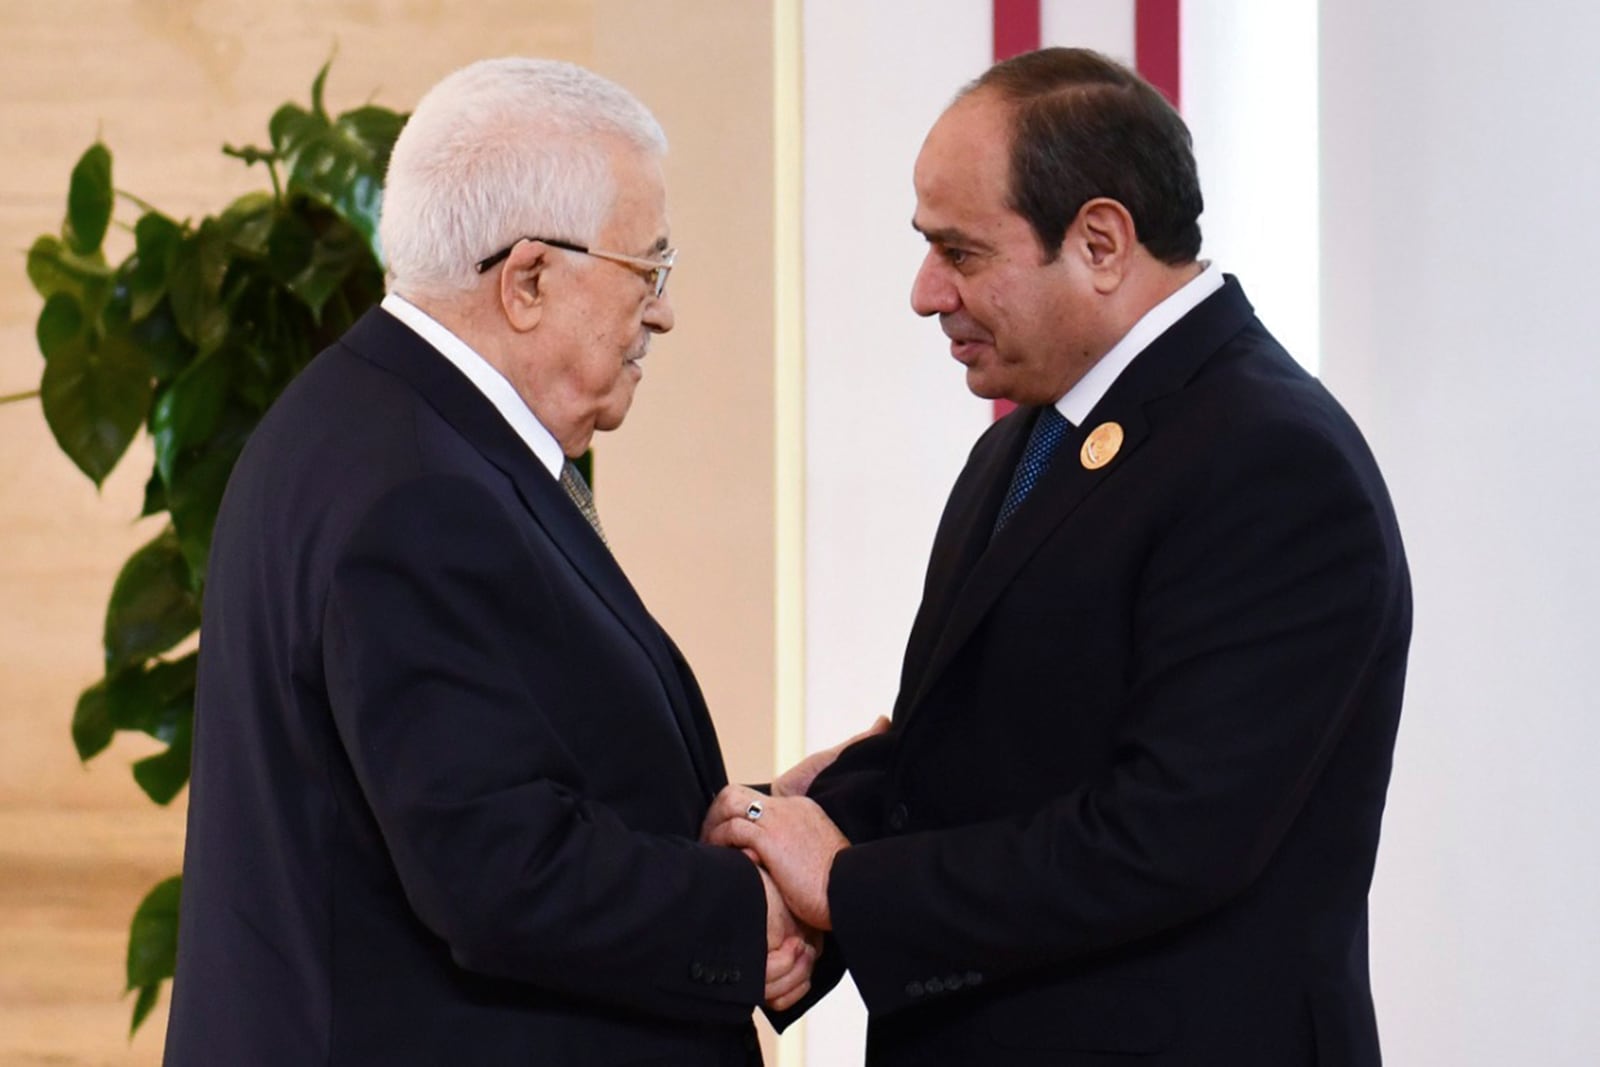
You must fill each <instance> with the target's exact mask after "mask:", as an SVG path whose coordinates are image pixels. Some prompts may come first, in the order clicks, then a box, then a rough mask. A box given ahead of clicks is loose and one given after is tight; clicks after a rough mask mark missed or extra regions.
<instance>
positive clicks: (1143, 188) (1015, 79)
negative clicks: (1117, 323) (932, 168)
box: [961, 48, 1205, 264]
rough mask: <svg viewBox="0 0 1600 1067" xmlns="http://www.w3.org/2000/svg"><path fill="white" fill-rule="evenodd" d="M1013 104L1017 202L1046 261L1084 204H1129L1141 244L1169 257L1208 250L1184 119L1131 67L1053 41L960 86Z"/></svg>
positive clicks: (1189, 257) (1185, 258) (1178, 259)
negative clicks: (1098, 200) (1054, 44)
mask: <svg viewBox="0 0 1600 1067" xmlns="http://www.w3.org/2000/svg"><path fill="white" fill-rule="evenodd" d="M980 90H984V91H988V92H992V93H994V94H996V95H997V96H999V97H1000V98H1001V99H1002V100H1004V101H1005V102H1006V103H1008V104H1010V105H1011V108H1012V115H1011V195H1010V200H1011V209H1012V210H1013V211H1015V212H1017V214H1019V215H1021V216H1022V217H1023V218H1025V219H1027V220H1028V224H1029V225H1030V226H1032V227H1033V232H1034V234H1035V235H1037V237H1038V239H1039V244H1040V246H1041V247H1042V248H1043V249H1044V250H1045V254H1046V258H1047V260H1053V259H1055V258H1056V256H1057V255H1059V254H1060V252H1061V242H1062V241H1063V240H1065V239H1066V235H1067V227H1068V226H1070V225H1071V224H1072V220H1073V219H1075V218H1077V216H1078V212H1079V210H1080V209H1082V207H1083V205H1084V204H1086V203H1088V202H1089V201H1090V200H1092V199H1094V198H1095V197H1100V196H1104V197H1109V198H1111V199H1112V200H1115V201H1117V202H1118V203H1120V204H1121V205H1122V206H1123V207H1125V208H1127V209H1128V214H1129V215H1131V216H1132V217H1133V225H1134V230H1135V232H1136V233H1137V235H1138V239H1139V243H1140V244H1142V245H1144V247H1145V248H1146V249H1148V250H1149V252H1150V254H1151V255H1153V256H1155V257H1156V258H1157V259H1159V260H1161V261H1162V262H1164V263H1170V264H1181V263H1189V262H1192V261H1193V260H1194V259H1195V257H1197V256H1198V255H1199V254H1200V221H1199V220H1200V212H1201V210H1202V209H1203V208H1204V206H1205V205H1204V202H1203V201H1202V200H1201V198H1200V176H1199V175H1198V174H1197V173H1196V171H1195V163H1194V150H1193V142H1192V141H1191V139H1190V137H1189V128H1188V127H1187V126H1185V125H1184V124H1183V119H1181V118H1179V117H1178V113H1177V112H1176V111H1175V110H1173V108H1172V105H1171V104H1169V103H1167V101H1166V98H1165V97H1163V96H1162V95H1161V93H1160V92H1159V91H1158V90H1157V89H1156V88H1155V87H1154V86H1152V85H1151V84H1150V83H1149V82H1147V81H1145V80H1144V79H1143V78H1141V77H1139V75H1137V74H1135V73H1134V72H1133V71H1131V70H1129V69H1128V68H1126V67H1124V66H1123V65H1122V64H1120V63H1117V62H1115V61H1114V60H1111V59H1107V58H1106V57H1105V56H1103V55H1100V54H1099V53H1098V52H1093V51H1090V50H1089V49H1087V48H1045V49H1041V50H1039V51H1037V52H1027V53H1024V54H1023V55H1020V56H1017V57H1015V58H1013V59H1008V60H1006V61H1005V62H1003V63H997V64H995V65H994V66H993V67H990V68H989V70H988V71H987V72H986V73H985V74H984V75H983V76H982V77H980V78H978V79H977V80H976V81H974V82H972V83H971V84H970V85H968V86H967V87H966V88H965V89H963V90H962V91H961V96H963V97H964V96H967V95H968V94H970V93H974V92H978V91H980Z"/></svg>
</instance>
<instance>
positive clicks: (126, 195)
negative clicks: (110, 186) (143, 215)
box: [117, 189, 160, 214]
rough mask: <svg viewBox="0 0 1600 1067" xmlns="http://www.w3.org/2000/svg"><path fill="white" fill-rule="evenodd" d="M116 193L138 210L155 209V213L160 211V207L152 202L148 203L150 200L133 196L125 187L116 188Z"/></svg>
mask: <svg viewBox="0 0 1600 1067" xmlns="http://www.w3.org/2000/svg"><path fill="white" fill-rule="evenodd" d="M117 195H118V196H120V197H122V198H123V199H124V200H127V201H129V202H131V203H132V204H133V206H134V207H136V208H138V209H139V210H140V211H155V212H156V213H157V214H159V213H160V209H158V208H157V207H156V206H155V205H154V204H152V203H150V201H148V200H145V199H144V198H142V197H138V196H135V195H134V194H132V193H130V192H128V190H126V189H118V190H117Z"/></svg>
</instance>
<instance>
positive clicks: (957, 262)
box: [939, 248, 967, 267]
mask: <svg viewBox="0 0 1600 1067" xmlns="http://www.w3.org/2000/svg"><path fill="white" fill-rule="evenodd" d="M939 254H940V255H942V256H944V261H945V262H946V263H948V264H950V265H951V266H952V267H959V266H961V264H962V263H964V262H966V259H967V250H966V249H964V248H941V249H939Z"/></svg>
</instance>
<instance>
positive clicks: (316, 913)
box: [166, 310, 765, 1067]
mask: <svg viewBox="0 0 1600 1067" xmlns="http://www.w3.org/2000/svg"><path fill="white" fill-rule="evenodd" d="M200 648H201V653H200V682H199V694H198V701H197V705H198V706H197V710H196V735H195V750H194V777H193V782H192V794H191V799H190V808H189V828H188V843H187V849H186V854H185V860H184V887H183V900H182V912H181V923H180V936H179V949H178V967H177V977H176V980H175V984H174V1000H173V1010H172V1017H171V1022H170V1025H169V1030H168V1042H167V1053H166V1062H167V1063H168V1064H169V1065H171V1067H186V1065H207V1067H210V1065H216V1064H228V1065H229V1067H246V1065H253V1064H260V1065H263V1067H287V1065H291V1064H293V1065H302V1064H325V1065H342V1064H348V1065H355V1064H359V1065H369V1064H384V1065H386V1067H388V1065H394V1064H418V1065H423V1064H426V1065H428V1067H437V1065H439V1064H450V1063H459V1064H472V1065H473V1067H478V1065H489V1064H507V1065H511V1064H515V1065H517V1067H530V1065H547V1064H548V1065H567V1064H572V1065H584V1067H588V1065H598V1064H623V1063H626V1064H647V1063H649V1064H673V1065H678V1064H704V1065H711V1064H718V1065H723V1064H748V1063H759V1062H760V1053H759V1051H758V1050H757V1046H756V1041H755V1034H754V1030H753V1028H752V1026H751V1022H750V1018H751V1009H752V1007H753V1006H754V1005H755V1004H757V1003H758V1002H759V1001H760V999H761V990H762V983H763V974H762V971H763V965H764V958H765V902H764V897H763V894H762V890H761V885H760V881H759V877H758V875H757V873H756V871H755V868H754V866H753V865H752V864H751V863H750V862H749V861H748V860H747V859H745V858H744V857H743V856H742V855H740V854H738V853H737V852H733V851H730V850H726V849H719V848H712V847H708V846H703V845H700V844H698V843H696V840H695V839H696V837H697V836H698V832H699V828H700V822H701V819H702V817H703V815H704V813H705V810H706V807H707V805H708V803H709V800H710V798H711V797H712V796H713V795H714V794H715V792H716V790H717V789H719V788H720V787H721V786H722V785H723V784H725V781H726V776H725V772H724V769H723V764H722V757H721V753H720V751H719V749H718V747H717V740H716V735H715V733H714V732H713V729H712V725H711V722H710V720H709V718H708V717H707V714H706V708H705V704H704V702H703V700H702V698H701V695H700V692H699V689H698V688H697V686H696V684H695V681H694V677H693V675H692V674H691V673H690V671H689V669H688V667H687V666H686V665H685V664H684V662H683V660H682V659H681V657H680V656H679V655H678V652H677V650H676V649H675V648H674V647H673V645H672V643H671V641H670V640H668V638H667V636H666V634H665V633H664V632H663V631H662V630H661V629H660V627H658V626H657V624H656V623H655V621H654V620H653V619H652V618H651V617H650V615H649V613H648V612H647V611H646V610H645V608H644V606H643V605H642V604H641V603H640V602H639V599H638V597H637V596H636V594H635V593H634V591H633V589H632V587H631V586H630V585H629V583H628V580H627V579H626V578H625V577H624V576H623V574H622V572H621V571H620V570H619V569H618V567H617V565H616V563H615V561H614V560H613V559H612V557H611V555H610V553H609V552H608V551H607V550H606V548H605V547H604V546H603V545H602V544H601V543H600V541H599V539H598V538H597V537H596V536H595V535H594V533H593V531H591V530H590V528H589V527H588V525H587V524H586V523H585V521H584V519H583V518H582V516H581V515H580V513H579V512H578V511H577V509H576V508H575V507H574V506H573V505H572V504H571V503H570V502H569V501H568V499H567V498H566V496H565V495H564V494H563V492H562V490H561V489H560V487H559V485H558V484H557V482H556V481H555V480H554V479H553V478H552V477H551V476H550V473H549V471H548V470H547V469H545V468H544V467H543V466H541V465H540V464H539V462H538V460H537V459H536V458H535V457H534V456H533V455H532V454H531V453H530V452H529V450H528V449H527V447H526V445H525V444H524V443H523V442H522V441H521V440H520V439H519V438H518V437H517V436H516V435H515V433H514V432H513V431H512V430H511V429H510V427H509V426H508V425H507V424H506V423H505V422H504V420H503V419H502V418H501V417H500V415H499V414H498V413H497V412H496V411H495V410H494V408H493V407H492V406H491V405H490V403H489V402H488V401H487V400H486V399H485V398H484V397H483V396H482V395H481V394H480V393H479V392H478V391H477V390H476V389H475V388H474V387H473V386H472V385H471V384H470V383H469V382H468V381H467V379H466V378H465V377H463V376H462V375H461V374H460V373H459V372H458V371H457V370H456V369H455V368H454V367H453V366H451V365H450V364H449V363H448V362H447V361H446V360H445V359H444V358H443V357H442V356H440V355H439V354H438V353H437V352H436V351H434V350H433V349H432V348H431V347H430V346H428V345H427V344H426V343H424V342H423V341H422V340H421V339H420V338H418V337H417V336H416V335H415V334H414V333H413V332H412V331H410V330H409V329H408V328H406V327H405V326H403V325H402V324H401V323H399V322H398V321H397V320H395V319H394V318H393V317H391V316H390V315H388V314H387V313H385V312H383V311H381V310H380V311H374V312H372V313H370V314H368V315H367V316H366V317H365V318H363V319H362V320H361V321H360V322H359V323H357V324H356V326H355V327H353V328H352V329H351V330H350V332H349V333H348V334H347V335H346V336H345V337H344V338H343V339H342V340H341V342H340V343H339V344H336V345H335V346H334V347H332V348H331V349H329V350H328V351H326V352H324V353H323V354H322V355H321V356H320V357H318V359H317V360H315V361H314V362H313V363H312V364H311V366H309V367H308V368H307V369H306V371H305V372H304V373H303V374H302V375H301V376H300V377H299V378H298V379H297V380H296V381H295V382H294V383H293V384H292V385H291V386H290V388H289V389H288V390H287V391H286V392H285V393H284V395H283V397H282V398H281V399H280V400H279V402H278V403H277V404H276V405H275V406H274V407H273V409H272V410H271V411H270V412H269V413H268V415H267V416H266V418H265V419H264V420H263V421H262V423H261V425H260V427H259V428H258V429H257V431H256V432H255V434H254V435H253V436H252V438H251V440H250V442H249V445H248V447H247V448H246V449H245V452H244V455H243V456H242V457H241V459H240V460H239V463H238V466H237V467H236V469H235V471H234V473H233V476H232V479H231V481H230V483H229V486H228V490H227V494H226V497H225V499H224V502H223V505H222V510H221V514H220V515H219V517H218V520H217V525H216V535H215V542H214V545H213V548H212V555H211V565H210V572H209V577H208V581H207V585H206V591H205V621H204V626H203V628H202V631H201V643H200Z"/></svg>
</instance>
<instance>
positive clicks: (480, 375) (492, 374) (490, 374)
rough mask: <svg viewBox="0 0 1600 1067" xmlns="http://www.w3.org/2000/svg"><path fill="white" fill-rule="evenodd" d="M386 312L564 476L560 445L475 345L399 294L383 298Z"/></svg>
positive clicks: (556, 474) (549, 467) (553, 474)
mask: <svg viewBox="0 0 1600 1067" xmlns="http://www.w3.org/2000/svg"><path fill="white" fill-rule="evenodd" d="M382 307H383V310H385V311H387V312H388V313H389V314H391V315H393V316H394V317H395V318H397V319H399V320H400V321H401V322H403V323H405V324H406V325H407V326H409V327H410V328H411V330H412V332H413V333H415V334H416V335H417V336H418V337H420V338H422V339H423V340H424V341H426V342H428V344H430V345H432V346H433V347H434V348H435V349H437V350H438V352H439V354H440V355H441V356H443V357H444V358H445V359H447V360H449V361H450V362H451V363H452V364H453V365H454V366H455V368H456V369H457V370H459V371H460V372H461V373H462V374H464V375H466V377H467V380H468V381H469V382H471V383H472V384H473V385H474V386H476V387H477V390H478V392H480V393H482V394H483V395H484V398H485V399H487V400H488V401H489V403H491V404H493V405H494V409H495V410H496V411H498V412H499V413H500V417H501V418H503V419H505V420H506V422H507V423H508V424H510V426H511V428H512V429H513V430H515V431H516V434H517V436H518V437H520V438H522V440H523V443H524V444H526V445H527V446H528V450H529V451H531V452H532V453H533V454H534V456H535V457H536V458H537V459H538V460H539V462H540V463H542V464H543V465H544V467H545V468H546V469H547V470H548V471H549V472H550V476H551V477H553V478H560V477H561V466H562V464H563V463H565V462H566V458H567V457H566V456H564V455H563V454H562V452H561V445H560V444H558V443H557V442H556V439H555V437H554V436H552V435H551V433H550V431H549V430H547V429H545V428H544V424H543V423H541V422H540V421H539V420H538V418H537V417H536V416H535V415H534V414H533V412H532V411H530V410H529V409H528V405H527V404H526V403H524V402H523V400H522V397H521V396H520V395H518V393H517V390H516V388H515V387H514V386H513V385H512V384H511V382H509V381H508V380H507V379H506V377H505V375H503V374H501V373H500V372H499V371H498V370H496V369H495V368H494V367H493V366H492V365H491V364H490V363H489V361H488V360H486V359H484V358H483V357H482V356H480V355H478V353H476V352H474V351H473V350H472V346H471V345H469V344H467V343H466V342H465V341H463V340H462V339H461V338H459V337H457V336H456V335H455V334H453V333H451V332H450V331H449V330H448V329H446V328H445V327H444V326H442V325H440V323H439V320H437V319H435V318H434V317H433V316H432V315H429V314H428V313H427V312H426V311H423V310H422V309H421V308H419V307H417V305H415V304H413V303H411V301H409V300H407V299H406V298H405V297H403V296H401V295H400V294H399V293H390V294H389V295H388V296H385V297H384V298H383V305H382Z"/></svg>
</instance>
